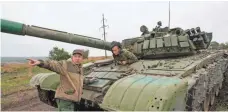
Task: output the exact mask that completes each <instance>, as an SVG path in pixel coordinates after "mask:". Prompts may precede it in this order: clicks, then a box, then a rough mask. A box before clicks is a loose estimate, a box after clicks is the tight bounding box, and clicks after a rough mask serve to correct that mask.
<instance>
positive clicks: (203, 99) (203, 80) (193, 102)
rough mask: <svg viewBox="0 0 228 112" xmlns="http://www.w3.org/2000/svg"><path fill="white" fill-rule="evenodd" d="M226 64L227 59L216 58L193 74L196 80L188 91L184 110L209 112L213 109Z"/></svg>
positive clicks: (225, 72)
mask: <svg viewBox="0 0 228 112" xmlns="http://www.w3.org/2000/svg"><path fill="white" fill-rule="evenodd" d="M227 63H228V59H226V58H224V57H223V56H220V57H216V59H214V60H213V62H212V63H211V64H208V65H205V66H204V67H203V68H201V69H199V70H197V71H196V73H195V74H193V76H194V78H195V79H197V80H196V83H195V85H194V86H193V87H192V88H191V89H189V91H188V95H187V103H186V110H188V111H202V110H204V111H209V110H210V111H211V110H214V109H215V102H216V101H215V100H216V96H218V92H219V90H220V89H221V88H222V83H223V80H224V77H225V75H226V74H227V69H228V67H227V66H228V64H227ZM226 77H227V76H226Z"/></svg>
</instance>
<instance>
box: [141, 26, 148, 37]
mask: <svg viewBox="0 0 228 112" xmlns="http://www.w3.org/2000/svg"><path fill="white" fill-rule="evenodd" d="M140 31H141V32H142V34H141V36H143V35H145V34H149V33H150V32H149V31H148V28H147V27H146V26H145V25H142V26H141V27H140Z"/></svg>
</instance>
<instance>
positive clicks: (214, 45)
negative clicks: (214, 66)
mask: <svg viewBox="0 0 228 112" xmlns="http://www.w3.org/2000/svg"><path fill="white" fill-rule="evenodd" d="M210 48H211V49H217V50H219V49H228V42H224V43H218V42H216V41H212V42H211V44H210Z"/></svg>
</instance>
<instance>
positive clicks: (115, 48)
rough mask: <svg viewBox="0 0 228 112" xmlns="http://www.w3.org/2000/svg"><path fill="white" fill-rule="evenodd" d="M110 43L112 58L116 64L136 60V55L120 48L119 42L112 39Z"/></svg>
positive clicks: (130, 62) (124, 63) (129, 62)
mask: <svg viewBox="0 0 228 112" xmlns="http://www.w3.org/2000/svg"><path fill="white" fill-rule="evenodd" d="M111 45H112V47H111V49H112V53H113V58H114V60H115V61H116V62H117V63H118V64H121V65H126V64H132V63H134V62H137V61H138V59H137V57H136V56H135V55H134V54H133V53H131V52H129V51H128V50H126V49H122V47H121V44H120V43H119V42H115V41H114V42H112V43H111Z"/></svg>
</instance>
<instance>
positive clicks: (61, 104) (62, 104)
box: [56, 99, 79, 111]
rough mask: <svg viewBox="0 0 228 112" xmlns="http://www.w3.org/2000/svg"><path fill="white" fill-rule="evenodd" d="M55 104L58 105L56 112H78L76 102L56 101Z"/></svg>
mask: <svg viewBox="0 0 228 112" xmlns="http://www.w3.org/2000/svg"><path fill="white" fill-rule="evenodd" d="M56 103H57V105H58V111H77V110H79V105H78V104H79V103H78V102H72V101H67V100H62V99H56Z"/></svg>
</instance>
